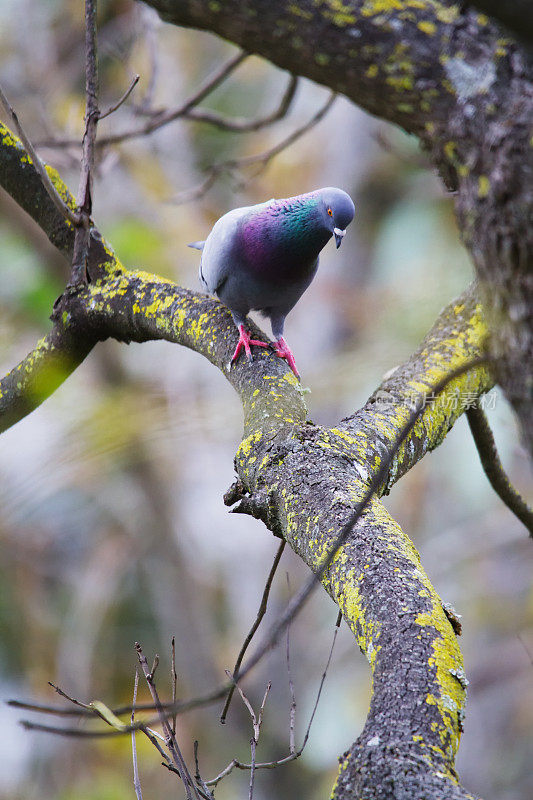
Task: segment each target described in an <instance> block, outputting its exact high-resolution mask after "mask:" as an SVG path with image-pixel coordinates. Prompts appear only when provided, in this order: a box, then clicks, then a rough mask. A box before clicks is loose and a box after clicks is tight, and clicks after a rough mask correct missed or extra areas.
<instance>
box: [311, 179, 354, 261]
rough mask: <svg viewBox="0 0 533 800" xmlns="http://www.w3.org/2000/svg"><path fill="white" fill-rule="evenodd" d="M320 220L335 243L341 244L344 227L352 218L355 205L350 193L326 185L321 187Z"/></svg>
mask: <svg viewBox="0 0 533 800" xmlns="http://www.w3.org/2000/svg"><path fill="white" fill-rule="evenodd" d="M319 194H320V197H321V202H322V220H323V222H324V225H325V227H326V228H327V230H328V231H331V233H332V234H333V235H334V236H335V244H336V245H337V247H340V246H341V242H342V240H343V238H344V235H345V233H346V228H347V227H348V225H349V224H350V222H351V221H352V219H353V218H354V214H355V206H354V204H353V202H352V198H351V197H350V195H348V194H346V192H343V191H342V189H335V188H334V187H332V186H328V187H327V188H326V189H321V190H320V192H319Z"/></svg>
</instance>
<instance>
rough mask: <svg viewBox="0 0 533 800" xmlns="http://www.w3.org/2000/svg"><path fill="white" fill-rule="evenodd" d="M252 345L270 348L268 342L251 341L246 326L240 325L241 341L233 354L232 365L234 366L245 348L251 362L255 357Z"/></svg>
mask: <svg viewBox="0 0 533 800" xmlns="http://www.w3.org/2000/svg"><path fill="white" fill-rule="evenodd" d="M252 344H255V345H257V346H258V347H268V346H269V345H268V344H267V343H266V342H260V341H258V340H257V339H250V334H249V333H248V331H247V330H246V328H245V327H244V325H239V341H238V342H237V347H236V348H235V352H234V353H233V356H232V359H231V363H232V364H233V362H234V361H236V360H237V359H238V357H239V355H240V352H241V350H242V348H243V347H244V352H245V353H246V357H247V359H248V361H251V360H252V358H253V356H252V350H251V347H250V345H252Z"/></svg>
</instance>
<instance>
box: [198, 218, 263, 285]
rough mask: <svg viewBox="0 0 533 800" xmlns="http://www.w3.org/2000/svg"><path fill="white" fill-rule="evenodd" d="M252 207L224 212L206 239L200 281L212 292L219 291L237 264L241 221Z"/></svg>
mask: <svg viewBox="0 0 533 800" xmlns="http://www.w3.org/2000/svg"><path fill="white" fill-rule="evenodd" d="M252 208H253V206H247V207H245V208H235V209H234V210H233V211H229V212H228V213H227V214H224V216H223V217H220V219H219V220H218V222H215V224H214V226H213V229H212V231H211V233H210V234H209V236H208V237H207V239H206V240H205V244H204V247H203V250H202V260H201V261H200V281H201V282H202V284H203V285H204V286H205V288H206V289H207V291H208V292H211V294H215V292H218V291H219V289H220V288H221V286H222V285H223V284H224V283H225V281H226V279H227V277H228V274H229V272H230V270H231V269H232V267H233V266H234V265H235V258H236V256H237V255H238V254H237V253H236V247H237V246H238V239H237V233H238V230H239V223H240V222H241V220H242V219H243V218H244V217H245V216H247V215H248V214H249V212H250V210H251V209H252Z"/></svg>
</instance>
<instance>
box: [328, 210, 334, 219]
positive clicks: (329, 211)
mask: <svg viewBox="0 0 533 800" xmlns="http://www.w3.org/2000/svg"><path fill="white" fill-rule="evenodd" d="M328 214H329V216H330V217H332V216H333V211H332V209H331V208H328Z"/></svg>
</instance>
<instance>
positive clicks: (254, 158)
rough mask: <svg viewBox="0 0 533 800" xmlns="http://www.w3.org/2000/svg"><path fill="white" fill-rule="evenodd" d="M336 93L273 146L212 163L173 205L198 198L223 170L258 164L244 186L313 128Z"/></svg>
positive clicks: (333, 99)
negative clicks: (247, 154)
mask: <svg viewBox="0 0 533 800" xmlns="http://www.w3.org/2000/svg"><path fill="white" fill-rule="evenodd" d="M336 97H337V95H336V93H335V92H331V93H330V95H329V97H328V99H327V101H326V102H325V103H324V104H323V105H322V106H321V107H320V108H319V109H318V111H317V112H316V113H315V114H314V115H313V116H312V117H311V119H309V120H308V121H307V122H306V123H305V124H304V125H301V126H300V127H299V128H296V130H294V131H292V133H290V134H289V135H288V136H286V137H285V139H282V140H281V142H278V144H276V145H274V147H271V148H269V149H268V150H264V151H263V152H262V153H255V154H253V155H250V156H243V157H242V158H232V159H228V160H227V161H220V162H219V163H218V164H212V165H211V166H210V167H209V168H208V170H207V176H206V178H205V179H204V180H203V181H202V182H201V183H200V184H199V185H198V186H196V187H194V188H192V189H187V190H186V191H185V192H182V193H180V194H179V195H177V196H176V197H174V198H173V200H172V202H173V203H174V204H175V205H182V204H183V203H188V202H190V201H191V200H198V199H200V198H201V197H203V195H204V194H205V193H206V192H207V191H208V190H209V189H210V188H211V186H212V185H213V184H214V182H215V181H216V179H217V178H218V177H219V175H221V174H222V173H224V172H232V171H234V170H239V169H245V168H247V167H252V166H254V165H256V164H258V165H259V168H258V169H257V170H256V171H255V172H254V173H253V175H252V176H251V177H250V178H247V179H243V180H241V181H240V184H239V185H240V186H241V187H242V186H246V185H247V184H248V183H249V182H250V180H252V179H253V178H255V177H257V175H259V174H260V173H261V172H262V171H263V170H264V169H266V167H267V166H268V164H269V163H270V162H271V161H272V159H273V158H275V156H277V155H279V153H281V152H282V151H283V150H286V149H287V148H288V147H290V145H291V144H294V142H295V141H297V140H298V139H300V138H301V137H302V136H304V135H305V134H306V133H307V132H308V131H310V130H311V128H314V127H315V125H317V124H318V123H319V122H320V121H321V120H322V119H323V117H324V116H325V115H326V114H327V113H328V111H329V110H330V108H331V106H332V105H333V103H334V102H335V99H336Z"/></svg>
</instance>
